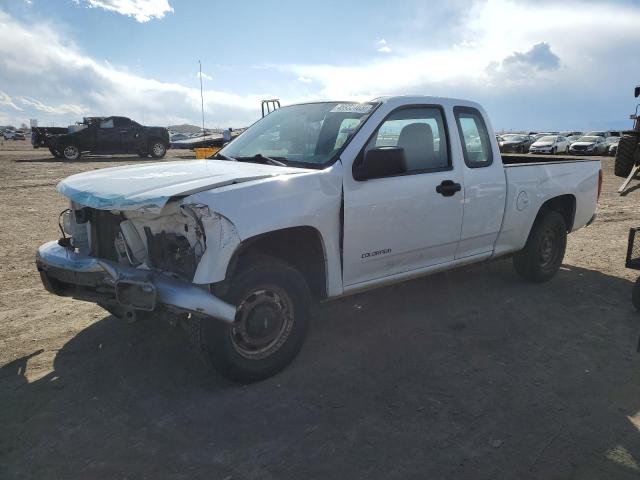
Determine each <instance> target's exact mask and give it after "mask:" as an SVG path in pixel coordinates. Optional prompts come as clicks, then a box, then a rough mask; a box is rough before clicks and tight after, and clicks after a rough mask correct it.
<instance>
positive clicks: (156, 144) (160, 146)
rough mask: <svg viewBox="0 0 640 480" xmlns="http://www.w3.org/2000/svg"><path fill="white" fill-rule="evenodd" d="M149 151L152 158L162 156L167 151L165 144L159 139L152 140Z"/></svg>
mask: <svg viewBox="0 0 640 480" xmlns="http://www.w3.org/2000/svg"><path fill="white" fill-rule="evenodd" d="M149 153H151V156H152V157H153V158H162V157H164V156H165V155H166V153H167V146H166V145H165V144H164V143H162V142H161V141H160V140H153V141H152V142H151V143H150V145H149Z"/></svg>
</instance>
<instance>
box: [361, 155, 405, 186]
mask: <svg viewBox="0 0 640 480" xmlns="http://www.w3.org/2000/svg"><path fill="white" fill-rule="evenodd" d="M406 172H407V160H406V158H405V155H404V148H398V147H379V148H373V149H371V150H368V151H366V152H365V154H364V159H363V160H362V163H361V164H360V165H358V166H357V167H356V168H354V171H353V176H354V178H355V179H356V180H369V179H371V178H382V177H391V176H394V175H400V174H403V173H406Z"/></svg>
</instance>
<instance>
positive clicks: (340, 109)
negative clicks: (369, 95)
mask: <svg viewBox="0 0 640 480" xmlns="http://www.w3.org/2000/svg"><path fill="white" fill-rule="evenodd" d="M372 107H373V105H369V104H367V103H339V104H338V105H336V106H335V107H333V108H332V109H331V113H369V111H370V110H371V108H372Z"/></svg>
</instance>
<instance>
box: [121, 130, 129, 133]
mask: <svg viewBox="0 0 640 480" xmlns="http://www.w3.org/2000/svg"><path fill="white" fill-rule="evenodd" d="M127 132H128V130H120V133H127Z"/></svg>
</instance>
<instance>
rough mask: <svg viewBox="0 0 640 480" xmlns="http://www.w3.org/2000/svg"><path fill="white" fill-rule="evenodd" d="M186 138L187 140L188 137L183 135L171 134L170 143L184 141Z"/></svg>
mask: <svg viewBox="0 0 640 480" xmlns="http://www.w3.org/2000/svg"><path fill="white" fill-rule="evenodd" d="M187 138H189V135H187V134H185V133H173V134H171V135H170V140H171V141H172V142H176V141H178V140H186V139H187Z"/></svg>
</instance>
